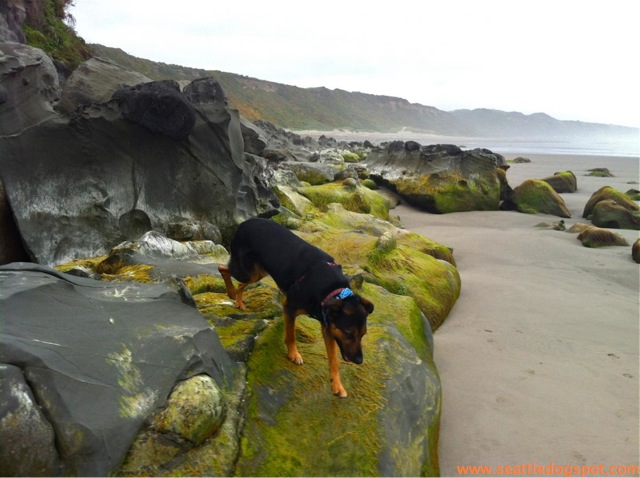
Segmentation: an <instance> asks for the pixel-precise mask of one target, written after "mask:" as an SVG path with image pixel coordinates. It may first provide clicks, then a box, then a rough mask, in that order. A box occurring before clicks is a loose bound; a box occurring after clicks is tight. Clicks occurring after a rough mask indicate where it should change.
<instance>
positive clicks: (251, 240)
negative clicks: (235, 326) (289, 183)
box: [218, 218, 373, 397]
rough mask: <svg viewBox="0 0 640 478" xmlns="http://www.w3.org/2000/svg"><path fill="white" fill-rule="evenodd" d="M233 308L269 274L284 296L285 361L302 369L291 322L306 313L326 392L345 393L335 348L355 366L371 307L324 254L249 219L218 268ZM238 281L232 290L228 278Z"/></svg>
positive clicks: (276, 226)
mask: <svg viewBox="0 0 640 478" xmlns="http://www.w3.org/2000/svg"><path fill="white" fill-rule="evenodd" d="M218 270H219V271H220V274H221V275H222V278H223V279H224V283H225V286H226V288H227V294H228V295H229V297H230V298H231V299H235V303H236V307H238V308H240V309H243V310H244V303H243V302H242V292H243V290H244V288H245V287H246V286H247V285H248V284H251V283H253V282H257V281H259V280H260V279H262V278H263V277H265V276H267V275H270V276H271V277H272V278H273V280H274V281H275V282H276V284H277V285H278V287H279V288H280V290H281V291H282V292H283V294H284V295H285V299H284V301H283V304H282V305H283V308H284V320H285V343H286V345H287V354H288V357H289V360H291V361H292V362H294V363H296V364H298V365H302V356H301V355H300V353H299V352H298V348H297V347H296V334H295V321H296V317H297V316H299V315H301V314H307V315H309V316H311V317H313V318H315V319H317V320H319V321H320V323H321V324H322V336H323V338H324V343H325V345H326V347H327V356H328V359H329V374H330V378H331V391H332V392H333V393H334V394H335V395H338V396H340V397H346V396H347V392H346V390H345V389H344V387H343V386H342V383H341V382H340V373H339V369H338V358H337V350H336V344H338V348H339V349H340V353H341V355H342V358H343V359H344V360H345V361H346V362H353V363H356V364H361V363H362V360H363V357H362V345H361V341H362V337H363V335H364V334H365V333H366V332H367V316H368V315H369V314H370V313H371V312H373V304H372V303H371V302H369V301H368V300H366V299H364V298H363V297H360V296H359V295H358V294H354V293H353V292H352V291H351V289H349V282H348V280H347V278H346V277H345V276H344V274H343V273H342V267H340V266H339V265H337V264H335V263H334V261H333V258H332V257H331V256H330V255H329V254H327V253H326V252H324V251H322V250H320V249H318V248H317V247H315V246H312V245H311V244H309V243H307V242H306V241H304V240H302V239H300V238H299V237H298V236H296V235H295V234H293V233H292V232H291V231H289V230H288V229H286V228H285V227H283V226H280V225H279V224H277V223H275V222H273V221H271V220H269V219H259V218H254V219H249V220H247V221H245V222H243V223H242V224H240V226H238V229H237V231H236V233H235V236H234V237H233V239H232V241H231V258H230V260H229V264H228V265H227V266H220V267H219V268H218ZM232 276H233V277H234V278H235V279H236V280H238V281H239V282H240V284H239V285H238V287H237V288H236V287H234V285H233V282H232V281H231V277H232Z"/></svg>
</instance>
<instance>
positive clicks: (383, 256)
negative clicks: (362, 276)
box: [365, 245, 461, 330]
mask: <svg viewBox="0 0 640 478" xmlns="http://www.w3.org/2000/svg"><path fill="white" fill-rule="evenodd" d="M365 270H366V271H367V272H370V273H371V274H373V275H374V276H375V277H376V278H378V279H379V280H380V283H381V284H382V285H385V286H387V287H390V288H391V289H392V290H394V291H395V292H397V293H402V292H403V291H404V290H406V294H407V295H409V296H411V297H413V299H414V300H415V301H416V303H417V304H418V306H419V307H420V310H421V311H422V312H423V313H424V314H425V315H426V316H427V319H428V320H429V323H430V324H431V327H432V328H433V329H434V330H435V329H436V328H438V327H439V326H440V324H442V322H443V321H444V319H445V318H446V317H447V315H449V312H450V310H451V309H452V308H453V305H454V304H455V301H456V300H457V299H458V296H459V294H460V286H461V282H460V276H459V274H458V271H457V269H456V268H455V267H454V266H453V265H451V264H449V263H447V262H444V261H439V260H437V259H435V258H434V257H432V256H430V255H428V254H424V253H421V252H419V251H416V250H414V249H411V248H409V247H406V246H402V245H400V246H398V247H397V248H395V249H393V250H392V251H390V252H388V253H382V252H380V251H374V252H372V253H370V254H369V262H368V264H367V265H366V266H365ZM393 284H398V285H400V286H401V289H400V290H398V289H397V288H395V287H393Z"/></svg>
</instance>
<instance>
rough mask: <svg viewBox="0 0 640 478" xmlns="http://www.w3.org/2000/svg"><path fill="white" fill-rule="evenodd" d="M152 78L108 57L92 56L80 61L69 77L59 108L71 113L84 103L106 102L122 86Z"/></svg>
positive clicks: (125, 86) (146, 81)
mask: <svg viewBox="0 0 640 478" xmlns="http://www.w3.org/2000/svg"><path fill="white" fill-rule="evenodd" d="M151 81H152V80H151V78H148V77H146V76H145V75H143V74H141V73H138V72H135V71H131V70H127V69H126V68H123V67H122V66H120V65H118V64H117V63H115V62H114V61H111V60H109V59H107V58H90V59H88V60H87V61H85V62H83V63H81V64H80V65H79V66H78V68H76V69H75V70H74V71H73V73H71V76H69V78H68V79H67V81H66V83H65V85H64V90H63V92H62V97H61V99H60V104H59V105H58V109H59V110H61V111H63V112H64V113H72V112H73V111H75V110H76V109H78V108H79V107H81V106H89V105H91V104H92V103H106V102H107V101H109V100H110V99H111V97H112V96H113V94H114V93H115V92H116V91H118V90H120V89H122V88H129V87H133V86H136V85H138V84H140V83H149V82H151Z"/></svg>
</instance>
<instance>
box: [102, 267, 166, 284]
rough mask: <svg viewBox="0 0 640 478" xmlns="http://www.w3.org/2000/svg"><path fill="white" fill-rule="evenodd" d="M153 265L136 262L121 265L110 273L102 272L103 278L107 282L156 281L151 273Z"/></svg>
mask: <svg viewBox="0 0 640 478" xmlns="http://www.w3.org/2000/svg"><path fill="white" fill-rule="evenodd" d="M152 269H153V266H149V265H146V264H136V265H131V266H121V267H118V268H117V269H115V270H113V271H112V272H110V273H107V272H102V276H101V280H103V281H105V282H143V283H149V282H154V280H153V279H152V278H151V275H150V274H149V273H150V271H151V270H152Z"/></svg>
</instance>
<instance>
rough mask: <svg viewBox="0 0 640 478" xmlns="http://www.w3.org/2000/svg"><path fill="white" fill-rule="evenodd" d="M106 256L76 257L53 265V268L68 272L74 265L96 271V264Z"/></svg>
mask: <svg viewBox="0 0 640 478" xmlns="http://www.w3.org/2000/svg"><path fill="white" fill-rule="evenodd" d="M106 258H107V256H99V257H91V258H89V259H76V260H75V261H71V262H66V263H64V264H59V265H57V266H55V267H54V269H56V270H58V271H60V272H69V271H70V270H71V269H74V268H76V267H83V268H86V269H89V270H91V271H93V272H96V269H97V267H98V264H100V263H101V262H102V261H104V260H105V259H106Z"/></svg>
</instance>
